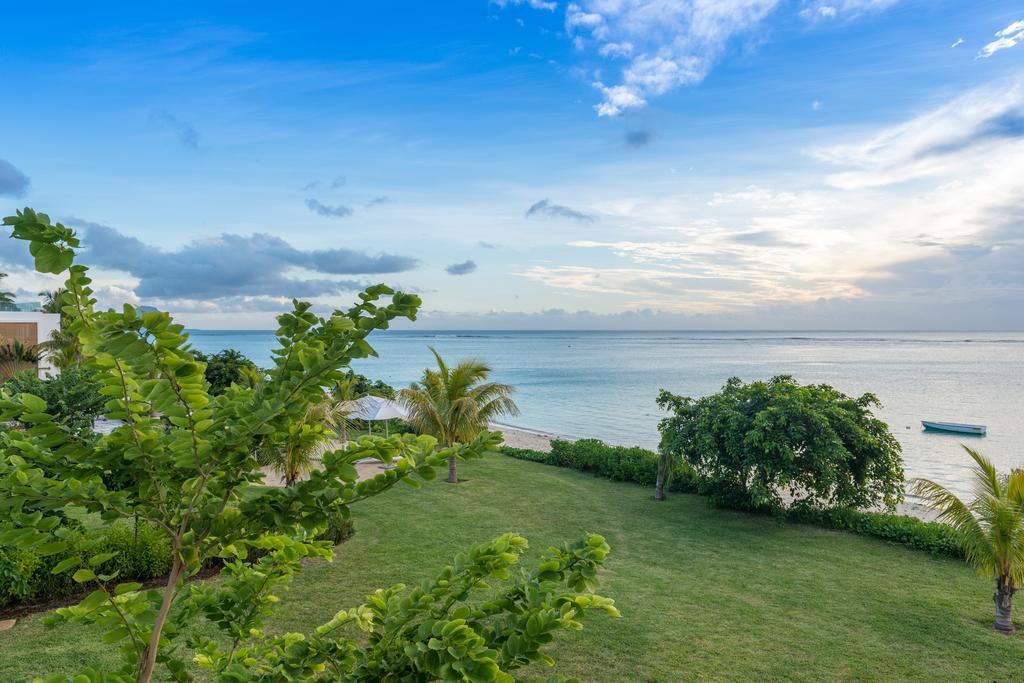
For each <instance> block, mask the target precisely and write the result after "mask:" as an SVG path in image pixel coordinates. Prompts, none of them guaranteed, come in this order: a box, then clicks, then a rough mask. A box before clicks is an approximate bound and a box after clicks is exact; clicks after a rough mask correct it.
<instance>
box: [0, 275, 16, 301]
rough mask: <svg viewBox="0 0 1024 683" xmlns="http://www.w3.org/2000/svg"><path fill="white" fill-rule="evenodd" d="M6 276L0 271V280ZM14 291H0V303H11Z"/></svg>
mask: <svg viewBox="0 0 1024 683" xmlns="http://www.w3.org/2000/svg"><path fill="white" fill-rule="evenodd" d="M6 278H7V273H0V282H3V281H4V280H5V279H6ZM13 303H14V292H0V304H13Z"/></svg>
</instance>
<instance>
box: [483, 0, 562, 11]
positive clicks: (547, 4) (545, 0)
mask: <svg viewBox="0 0 1024 683" xmlns="http://www.w3.org/2000/svg"><path fill="white" fill-rule="evenodd" d="M490 1H491V4H492V5H497V6H498V7H501V8H505V7H508V6H509V5H529V6H530V7H532V8H533V9H543V10H548V11H549V12H553V11H555V8H557V7H558V3H557V2H554V1H553V0H490Z"/></svg>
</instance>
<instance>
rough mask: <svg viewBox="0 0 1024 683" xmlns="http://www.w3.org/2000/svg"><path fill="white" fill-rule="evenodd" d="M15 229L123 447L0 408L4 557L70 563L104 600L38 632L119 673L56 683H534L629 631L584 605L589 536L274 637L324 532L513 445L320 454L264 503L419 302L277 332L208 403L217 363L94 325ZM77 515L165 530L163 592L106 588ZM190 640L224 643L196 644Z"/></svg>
mask: <svg viewBox="0 0 1024 683" xmlns="http://www.w3.org/2000/svg"><path fill="white" fill-rule="evenodd" d="M4 224H5V225H8V226H10V227H11V228H12V236H13V237H14V238H17V239H20V240H24V241H26V242H28V243H29V244H28V246H29V251H30V253H31V254H32V255H33V257H34V260H35V266H36V269H37V270H38V271H39V272H42V273H52V274H62V273H66V276H67V280H66V284H65V290H66V291H65V293H63V294H61V295H60V298H61V303H62V304H63V306H62V309H61V310H62V311H63V312H65V313H66V314H67V315H68V316H69V318H70V323H69V324H68V327H67V329H68V331H69V332H71V333H73V334H74V335H75V336H77V338H78V341H79V344H80V348H81V358H82V361H81V364H82V367H83V368H84V369H85V370H87V371H89V372H91V373H92V374H93V377H94V379H95V381H96V382H97V383H98V384H99V387H100V388H99V391H98V393H99V394H100V395H101V396H103V397H105V403H104V414H105V415H106V416H107V417H108V418H111V419H114V420H118V421H120V425H119V426H117V427H115V428H114V429H113V431H111V432H110V434H106V435H102V436H98V437H96V436H94V437H91V438H82V437H81V436H80V435H79V434H77V433H76V432H74V431H72V430H71V429H69V428H68V427H67V426H66V425H63V424H61V423H60V422H59V421H57V420H56V419H55V417H54V415H52V414H50V413H49V412H47V410H48V406H47V403H46V401H44V400H43V399H42V398H40V397H38V396H35V395H33V394H30V393H16V394H13V395H12V394H10V393H7V392H3V393H2V394H0V422H3V423H7V424H12V423H13V424H15V425H17V426H16V427H15V428H6V429H3V430H0V453H2V458H0V520H3V522H2V524H0V545H3V546H6V547H9V548H14V549H15V550H16V551H18V552H28V553H32V554H34V555H35V556H37V557H51V556H59V557H60V558H61V559H60V561H59V562H58V563H57V564H56V565H55V566H54V567H53V568H52V569H51V570H50V574H52V575H70V577H71V580H72V581H74V582H75V583H76V584H80V585H82V586H88V587H89V588H90V589H91V590H92V592H91V593H89V594H88V596H86V597H85V598H84V599H83V600H81V601H80V602H79V603H78V604H75V605H71V606H69V607H62V608H59V609H57V610H55V611H54V612H53V613H52V614H50V615H48V616H47V617H46V618H45V620H44V621H45V623H46V624H47V625H49V626H64V625H76V626H84V627H91V628H92V629H93V630H92V634H93V636H94V637H97V636H98V638H99V641H100V642H102V643H103V645H104V647H105V648H107V649H108V650H110V651H113V652H116V654H117V656H116V658H115V659H114V660H113V661H110V660H105V661H103V662H101V663H100V662H96V661H95V660H87V661H84V662H82V661H78V662H75V668H76V669H77V670H76V671H75V672H74V673H73V674H72V675H71V676H70V677H68V676H62V675H59V674H57V675H55V676H54V677H53V678H51V679H47V680H53V681H59V680H68V679H69V678H70V680H75V681H88V682H89V683H99V682H100V681H104V682H112V683H123V682H126V681H136V682H139V683H148V681H150V680H153V678H154V676H157V677H159V678H169V679H171V680H175V681H187V680H193V679H194V671H193V670H192V667H193V666H198V667H199V668H201V669H203V678H213V679H216V680H222V681H242V680H253V681H255V680H312V679H319V680H332V679H333V680H339V679H344V680H366V681H377V680H381V679H396V680H398V679H409V678H416V679H424V678H432V679H446V680H472V681H508V680H511V675H510V673H509V672H511V671H514V670H516V669H519V668H521V667H523V666H525V665H527V664H530V663H534V662H544V663H549V664H551V663H553V661H552V660H551V659H550V657H549V656H548V655H547V654H545V653H544V652H543V649H544V648H545V647H546V646H548V645H549V644H550V643H551V641H552V640H553V634H554V633H555V632H557V631H560V630H565V629H574V630H575V629H579V628H581V626H582V625H581V622H580V620H581V619H582V618H583V616H584V614H585V613H586V612H588V611H591V610H594V611H603V612H606V613H609V614H617V611H616V609H615V607H614V606H613V604H612V601H610V600H608V599H606V598H603V597H601V596H599V595H596V594H595V593H594V592H593V590H594V589H595V588H596V585H597V578H596V577H597V572H598V569H599V568H600V567H601V566H602V565H603V563H604V559H605V557H606V556H607V554H608V552H609V547H608V545H607V544H606V543H605V541H604V539H603V538H601V537H600V536H598V535H596V534H593V533H584V534H579V535H577V538H578V539H579V540H577V541H575V542H571V543H562V544H561V545H559V546H552V547H551V548H550V549H549V550H548V551H547V552H546V553H545V554H544V555H543V556H542V557H541V558H540V559H539V561H538V564H537V565H536V569H534V570H532V571H523V572H520V573H518V574H513V573H512V572H511V570H512V569H513V568H514V567H515V566H516V565H517V564H518V562H519V556H520V555H522V554H523V552H525V550H526V548H527V542H526V539H525V538H523V537H522V536H521V535H518V534H515V533H501V534H499V535H497V536H496V537H494V538H492V539H491V540H482V541H478V542H477V543H476V544H474V545H473V546H472V547H471V548H470V549H469V550H468V551H467V552H465V553H462V554H459V555H457V556H456V558H455V560H454V561H453V562H452V564H451V565H449V566H447V567H445V568H443V569H442V570H441V571H440V573H439V574H437V575H436V578H435V579H432V580H427V581H424V582H422V583H420V584H419V585H418V586H417V587H414V588H412V589H407V588H406V587H405V586H404V585H401V584H397V585H394V586H392V587H391V588H386V589H380V590H378V591H376V592H375V593H374V594H373V595H372V596H370V597H369V598H368V599H367V602H365V603H363V604H361V605H359V606H357V607H354V608H351V609H347V610H346V609H342V610H341V611H338V612H336V613H335V614H334V616H333V617H330V618H328V619H327V620H326V621H325V622H324V623H322V624H321V625H320V626H318V627H315V628H313V630H309V629H310V624H308V623H307V624H304V625H303V627H302V631H301V632H290V633H267V632H266V631H265V630H264V626H265V624H266V623H267V620H268V619H269V618H270V617H271V616H272V614H273V612H274V609H275V606H276V604H277V603H278V602H279V598H278V593H279V592H280V591H281V590H283V589H284V588H285V587H286V586H287V585H288V584H289V583H291V582H292V581H293V579H294V577H295V576H296V575H297V574H299V573H300V572H301V571H302V569H303V567H304V565H305V564H307V563H308V562H309V561H311V560H314V559H319V560H329V559H332V558H333V555H334V553H333V549H332V547H331V543H330V542H327V541H321V540H318V536H319V535H320V534H323V533H324V532H325V531H326V530H327V529H328V527H329V525H330V522H331V520H332V519H334V518H336V517H337V516H338V515H340V516H342V517H348V516H349V515H350V509H351V507H352V506H354V505H356V504H358V503H362V502H364V501H366V500H368V499H370V498H373V497H375V496H378V495H380V494H382V493H385V492H387V491H389V490H391V489H393V488H394V487H395V486H396V485H397V484H398V483H400V482H404V483H407V484H411V485H413V486H418V485H419V484H420V483H421V482H426V481H429V480H431V479H433V478H434V477H435V476H436V475H435V468H436V467H439V466H441V465H443V464H444V463H445V462H446V461H448V460H449V459H467V460H468V459H474V458H480V457H482V456H483V455H484V454H485V453H488V452H492V451H493V450H494V449H495V448H496V446H497V445H498V444H499V442H500V436H499V435H498V434H495V433H491V432H488V431H480V433H478V434H476V435H475V438H474V439H473V440H472V441H471V442H469V443H448V444H438V441H437V439H435V438H433V437H430V436H419V437H416V436H413V435H408V434H406V435H400V436H394V437H389V438H381V437H365V438H360V439H359V440H358V442H356V443H352V444H350V445H349V446H348V447H347V448H346V449H337V450H331V451H327V452H325V453H324V455H323V458H322V460H321V466H320V467H318V468H317V469H316V470H315V471H313V472H311V473H310V476H309V477H308V478H306V479H303V480H301V481H295V482H293V484H292V485H291V486H288V487H282V488H278V487H268V486H264V485H263V483H262V482H263V474H262V471H261V463H260V459H259V457H258V453H259V451H260V449H261V448H262V447H265V446H267V445H275V444H281V443H284V442H286V441H287V440H288V439H289V438H291V437H292V436H293V435H294V431H295V427H296V425H302V423H303V421H304V420H305V419H307V417H308V415H309V411H310V408H311V407H312V406H315V405H317V404H320V403H323V402H324V401H326V400H328V391H329V390H330V389H331V388H332V387H333V386H335V385H336V384H337V383H338V382H339V381H340V380H342V379H344V378H345V376H346V375H345V371H346V370H347V369H348V366H349V364H350V362H351V361H352V360H353V359H357V358H366V357H367V356H370V355H372V354H374V353H375V352H374V350H373V347H372V346H370V344H369V342H368V341H367V338H368V337H369V336H370V335H371V334H372V333H373V332H375V331H377V330H383V329H387V328H388V326H389V323H390V322H391V321H392V320H394V319H396V318H400V317H402V318H408V319H410V320H413V319H415V317H416V313H417V310H418V308H419V305H420V300H419V298H418V297H416V296H415V295H409V294H404V293H401V292H396V291H394V290H391V289H390V288H388V287H386V286H384V285H375V286H372V287H368V288H367V289H366V290H364V291H363V292H362V293H361V294H360V295H359V299H360V302H359V303H358V304H356V305H355V306H353V307H351V308H350V309H348V310H346V311H341V310H336V311H334V312H333V313H332V314H330V315H329V316H328V317H326V318H324V317H320V316H318V315H316V314H314V313H313V312H312V311H311V310H310V309H311V305H310V304H309V303H306V302H300V301H295V302H294V303H293V310H292V311H291V312H289V313H285V314H282V315H281V316H279V318H278V323H279V328H278V330H277V338H278V340H279V342H280V344H281V346H280V348H278V349H276V350H275V352H274V367H272V368H270V369H269V370H268V371H267V372H266V373H265V375H263V376H262V377H260V379H259V381H257V382H245V383H237V382H236V383H232V384H230V385H229V386H228V387H227V388H226V389H225V390H224V391H223V392H222V393H220V394H219V395H214V394H212V392H211V385H210V382H209V381H208V380H207V378H206V374H205V371H206V366H205V364H204V363H202V362H197V360H196V358H195V356H194V355H193V353H192V352H191V350H190V346H189V344H188V335H187V334H186V333H185V332H184V329H183V327H182V326H181V325H179V324H176V323H174V322H173V320H172V319H171V317H170V315H168V314H167V313H163V312H159V311H140V310H138V309H137V308H136V307H134V306H131V305H127V304H126V305H124V306H123V308H122V309H121V310H120V311H118V310H113V309H111V310H108V311H97V310H95V309H94V304H95V303H96V300H95V299H94V298H93V296H92V294H93V292H92V290H91V288H90V283H91V280H90V278H89V277H88V271H87V269H86V268H85V267H84V266H81V265H78V264H76V263H75V249H76V248H78V247H79V240H78V238H77V237H76V235H75V233H74V232H73V231H72V230H70V229H68V228H66V227H65V226H63V225H62V224H60V223H56V224H54V223H51V221H50V219H49V217H48V216H46V215H45V214H42V213H36V212H35V211H33V210H32V209H25V210H24V211H19V212H18V214H17V215H16V216H8V217H6V218H5V219H4ZM235 360H237V359H235ZM367 458H370V459H373V460H375V461H377V462H379V463H382V464H387V465H388V469H387V471H384V472H381V473H380V474H378V475H377V476H374V477H371V478H368V479H364V480H362V481H360V480H359V476H358V470H357V468H356V467H355V463H356V462H357V461H359V460H364V459H367ZM70 509H76V510H82V511H83V512H84V513H85V514H86V515H88V516H90V517H93V518H98V519H99V520H100V522H101V525H100V529H103V530H110V529H112V528H114V527H115V526H116V525H123V524H126V523H130V522H134V523H136V524H138V523H139V522H141V523H144V524H146V525H149V526H151V527H153V528H155V529H157V530H158V532H159V534H160V535H161V536H162V537H163V538H164V539H165V540H166V541H167V543H168V545H169V547H170V568H169V570H168V572H167V575H166V577H164V580H163V581H162V582H161V583H159V584H158V585H157V586H154V587H147V586H144V585H143V584H142V583H141V582H139V581H131V580H124V579H125V578H126V577H122V576H121V575H120V573H119V570H118V569H116V568H115V569H113V570H109V573H107V572H108V563H110V562H111V561H113V560H115V559H117V558H118V556H119V552H118V551H109V550H107V551H105V550H103V549H101V548H100V547H99V546H98V544H96V545H94V544H91V543H87V544H85V545H84V546H83V545H78V544H76V543H74V542H73V540H74V539H73V538H72V536H73V535H74V533H75V532H76V531H77V530H78V529H79V526H78V525H75V524H72V522H71V521H70V520H69V518H68V515H67V513H68V511H69V510H70ZM85 533H86V534H87V535H88V534H89V533H90V530H89V529H86V530H85ZM93 538H94V539H95V533H94V534H93ZM79 550H82V551H87V552H84V553H83V554H79V552H78V551H79ZM211 563H218V564H220V569H219V571H218V572H217V573H218V580H216V581H208V582H203V581H191V582H190V581H189V579H190V578H192V577H195V576H197V575H198V574H199V573H200V571H201V570H202V569H203V568H204V567H205V566H208V565H209V564H211ZM11 566H12V564H11V563H8V564H7V565H5V567H6V568H7V569H10V568H11ZM499 582H500V583H502V584H503V586H502V587H501V588H498V587H496V586H497V584H498V583H499ZM492 586H495V587H493V588H492ZM198 624H203V625H205V626H208V627H209V628H210V629H211V630H212V632H209V631H208V632H205V633H202V634H198V633H196V632H195V631H194V628H193V627H194V626H196V625H198ZM360 632H361V634H360ZM183 634H187V636H188V637H182V635H183ZM33 673H35V672H33Z"/></svg>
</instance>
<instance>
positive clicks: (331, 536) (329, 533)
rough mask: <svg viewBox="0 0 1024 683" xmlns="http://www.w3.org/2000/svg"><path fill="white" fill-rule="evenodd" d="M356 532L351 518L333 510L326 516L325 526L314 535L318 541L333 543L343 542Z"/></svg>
mask: <svg viewBox="0 0 1024 683" xmlns="http://www.w3.org/2000/svg"><path fill="white" fill-rule="evenodd" d="M355 532H356V528H355V525H353V524H352V520H351V519H348V518H347V517H345V516H344V515H343V514H341V512H339V511H335V512H332V513H331V514H329V515H328V516H327V528H326V529H324V530H323V531H321V532H320V533H319V534H317V536H316V540H318V541H330V542H331V543H332V544H333V545H339V544H341V543H344V542H345V541H347V540H348V539H350V538H351V537H352V534H354V533H355Z"/></svg>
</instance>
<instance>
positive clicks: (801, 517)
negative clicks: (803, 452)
mask: <svg viewBox="0 0 1024 683" xmlns="http://www.w3.org/2000/svg"><path fill="white" fill-rule="evenodd" d="M501 450H502V452H503V453H504V454H505V455H507V456H510V457H512V458H516V459H518V460H528V461H530V462H539V463H543V464H545V465H553V466H555V467H568V468H571V469H575V470H580V471H582V472H591V473H592V474H595V475H597V476H600V477H605V478H607V479H613V480H615V481H628V482H632V483H634V484H640V485H641V486H651V487H653V486H654V482H655V479H656V477H657V473H658V454H657V453H655V452H653V451H648V450H646V449H643V448H639V447H633V448H626V447H623V446H609V445H607V444H605V443H604V442H602V441H598V440H597V439H581V440H579V441H561V440H556V441H553V442H552V443H551V452H549V453H545V452H543V451H535V450H530V449H527V448H511V447H509V446H503V447H502V449H501ZM669 490H672V491H677V492H681V493H696V494H700V495H702V496H705V497H707V499H708V502H709V503H712V504H714V505H716V506H719V507H724V508H729V509H734V510H744V511H747V512H760V513H774V514H777V515H778V516H779V518H780V519H786V520H790V521H793V522H798V523H802V524H812V525H815V526H820V527H824V528H826V529H836V530H838V531H850V532H853V533H856V534H861V535H863V536H873V537H875V538H880V539H883V540H886V541H890V542H892V543H898V544H900V545H905V546H907V547H909V548H914V549H916V550H924V551H927V552H930V553H933V554H935V555H945V556H948V557H957V558H962V557H963V551H962V550H961V549H960V544H959V540H958V536H957V533H956V531H955V530H954V529H953V528H952V527H951V526H949V525H948V524H940V523H938V522H923V521H921V520H919V519H917V518H916V517H909V516H907V515H894V514H888V513H882V512H864V511H861V510H854V509H851V508H831V509H823V508H818V507H812V506H810V505H795V506H793V507H791V508H789V509H788V510H786V511H784V512H780V511H779V510H778V509H776V508H773V507H770V506H765V507H752V506H751V505H750V501H749V498H747V497H745V496H742V495H732V494H733V493H734V491H733V490H732V489H730V488H729V487H725V486H716V483H715V482H714V481H712V480H707V479H702V478H701V477H700V476H699V475H698V474H697V473H696V472H695V471H694V470H693V469H692V468H690V467H689V466H688V465H687V464H686V463H684V462H680V463H679V465H678V467H677V469H676V471H674V472H673V473H672V479H671V480H670V483H669Z"/></svg>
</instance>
